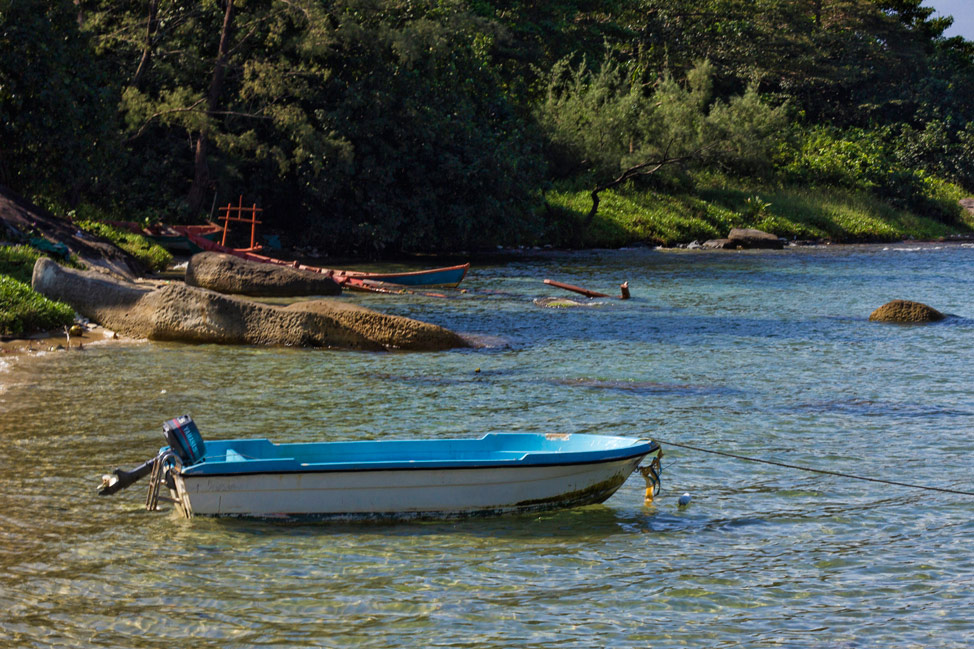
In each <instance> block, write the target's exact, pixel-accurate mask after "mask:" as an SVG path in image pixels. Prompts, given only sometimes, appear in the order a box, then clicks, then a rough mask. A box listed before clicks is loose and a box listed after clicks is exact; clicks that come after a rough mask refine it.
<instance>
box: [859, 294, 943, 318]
mask: <svg viewBox="0 0 974 649" xmlns="http://www.w3.org/2000/svg"><path fill="white" fill-rule="evenodd" d="M944 317H945V316H944V314H943V313H941V312H940V311H937V310H936V309H935V308H933V307H931V306H927V305H926V304H922V303H920V302H910V301H909V300H893V301H892V302H887V303H886V304H884V305H883V306H881V307H879V308H878V309H876V310H875V311H873V312H872V313H871V314H870V315H869V319H870V320H872V321H874V322H901V323H921V322H937V321H939V320H943V319H944Z"/></svg>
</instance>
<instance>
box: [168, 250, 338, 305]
mask: <svg viewBox="0 0 974 649" xmlns="http://www.w3.org/2000/svg"><path fill="white" fill-rule="evenodd" d="M186 284H187V285H189V286H198V287H200V288H208V289H210V290H211V291H216V292H218V293H233V294H237V295H251V296H255V297H291V296H296V295H340V294H341V292H342V287H341V286H340V285H339V284H338V282H336V281H335V280H334V278H332V277H331V276H330V275H323V274H321V273H314V272H311V271H309V270H299V269H297V268H291V267H289V266H279V265H277V264H264V263H261V262H258V261H249V260H247V259H241V258H240V257H234V256H233V255H226V254H222V253H219V252H201V253H199V254H197V255H193V257H192V258H191V259H190V260H189V264H188V265H187V266H186Z"/></svg>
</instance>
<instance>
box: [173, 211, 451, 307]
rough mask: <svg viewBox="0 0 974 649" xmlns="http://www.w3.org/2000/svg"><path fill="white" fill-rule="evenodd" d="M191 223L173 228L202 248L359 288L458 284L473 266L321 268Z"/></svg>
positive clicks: (379, 290) (377, 289)
mask: <svg viewBox="0 0 974 649" xmlns="http://www.w3.org/2000/svg"><path fill="white" fill-rule="evenodd" d="M189 227H191V226H179V225H176V226H173V228H174V229H176V230H178V231H180V232H182V233H184V234H185V236H186V238H187V239H189V240H190V241H191V242H193V243H194V244H195V245H197V246H198V247H199V248H201V249H202V250H209V251H212V252H222V253H224V254H227V255H234V256H236V257H240V258H241V259H248V260H250V261H257V262H261V263H265V264H276V265H278V266H289V267H291V268H298V269H300V270H307V271H311V272H314V273H323V274H326V275H331V276H332V277H334V278H335V281H337V282H338V283H339V284H341V285H342V286H345V287H347V288H350V289H356V290H363V291H372V292H386V290H395V289H394V287H386V286H385V285H386V284H394V285H395V286H396V287H402V286H409V287H412V286H423V287H428V286H446V287H456V286H458V285H459V284H460V282H462V281H463V278H464V277H466V275H467V271H468V270H470V264H469V263H466V264H459V265H457V266H445V267H442V268H428V269H425V270H416V271H406V272H401V273H369V272H364V271H354V270H339V269H334V268H322V267H320V266H309V265H307V264H301V263H298V262H297V261H284V260H283V259H275V258H274V257H267V256H265V255H261V254H259V253H258V252H257V250H259V249H260V248H259V247H258V248H243V249H241V248H230V247H228V246H224V245H222V244H219V243H217V242H216V241H210V240H209V239H206V238H205V237H202V236H200V235H198V234H196V233H194V232H192V231H191V230H189V229H188V228H189Z"/></svg>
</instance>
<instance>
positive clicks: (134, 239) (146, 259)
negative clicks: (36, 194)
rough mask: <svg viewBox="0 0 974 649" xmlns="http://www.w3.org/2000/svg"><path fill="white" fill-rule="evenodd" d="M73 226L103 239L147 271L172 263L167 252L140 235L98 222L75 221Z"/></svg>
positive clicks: (160, 268)
mask: <svg viewBox="0 0 974 649" xmlns="http://www.w3.org/2000/svg"><path fill="white" fill-rule="evenodd" d="M74 224H75V225H77V226H78V227H79V228H81V229H82V230H84V231H85V232H90V233H92V234H97V235H98V236H101V237H105V238H106V239H108V240H109V241H111V242H112V243H114V244H115V245H116V246H118V247H119V248H121V249H122V250H124V251H125V252H127V253H129V254H130V255H132V256H133V257H135V258H136V259H138V260H139V261H140V262H142V263H143V264H144V265H145V266H146V267H147V268H149V270H165V269H166V268H168V267H169V264H171V263H172V255H171V254H170V253H169V251H168V250H166V249H165V248H163V247H162V246H160V245H159V244H158V243H155V242H154V241H152V240H150V239H147V238H146V237H143V236H142V235H141V234H135V233H134V232H125V231H123V230H119V229H118V228H114V227H112V226H110V225H108V224H107V223H100V222H98V221H88V220H77V221H75V222H74Z"/></svg>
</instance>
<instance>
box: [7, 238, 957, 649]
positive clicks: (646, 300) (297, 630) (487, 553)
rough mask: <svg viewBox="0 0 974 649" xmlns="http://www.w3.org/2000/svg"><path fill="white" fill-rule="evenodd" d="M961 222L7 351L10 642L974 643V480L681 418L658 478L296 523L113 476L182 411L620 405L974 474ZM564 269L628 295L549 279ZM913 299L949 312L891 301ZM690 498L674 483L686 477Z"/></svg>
mask: <svg viewBox="0 0 974 649" xmlns="http://www.w3.org/2000/svg"><path fill="white" fill-rule="evenodd" d="M972 277H974V248H972V247H970V246H962V245H948V246H943V245H933V244H923V245H906V244H899V245H889V246H861V247H841V248H812V249H799V250H790V251H783V252H746V253H692V252H661V251H652V250H628V251H626V250H624V251H605V252H599V251H596V252H588V253H574V254H557V253H552V254H548V255H544V256H538V257H536V258H525V259H524V260H521V261H517V262H510V263H498V264H494V265H483V264H481V265H477V266H476V267H475V268H474V270H473V271H472V273H471V275H470V276H469V277H468V279H467V280H466V281H465V282H464V285H465V287H466V288H467V289H468V290H469V291H470V292H469V293H468V294H466V295H463V296H460V297H458V298H456V299H449V300H436V299H432V298H426V297H420V296H396V297H388V296H367V295H366V296H362V295H355V296H349V297H348V298H346V299H350V300H355V301H357V302H359V303H361V304H365V305H367V306H373V307H375V308H378V309H380V310H384V311H387V312H390V313H399V314H404V315H410V316H414V317H419V318H422V319H426V320H429V321H432V322H436V323H438V324H442V325H445V326H447V327H450V328H453V329H455V330H458V331H460V332H463V333H465V334H468V335H471V336H475V337H477V338H478V339H479V340H480V341H482V342H484V343H486V344H487V345H488V346H487V347H485V348H482V349H477V350H464V351H452V352H445V353H437V354H401V353H385V354H376V353H355V352H338V351H328V350H294V349H257V348H232V347H219V346H208V345H204V346H183V345H173V344H136V345H126V346H108V347H95V348H89V349H88V350H87V351H85V352H67V353H53V354H49V355H46V356H43V357H40V358H30V359H25V358H15V359H12V360H10V359H6V360H5V361H3V362H5V363H6V365H5V366H4V367H3V368H0V471H2V477H0V646H3V647H7V646H9V647H62V646H92V647H133V648H134V647H172V646H194V647H251V646H267V647H301V646H309V647H317V646H327V647H349V646H362V647H468V646H469V647H473V646H478V647H511V646H518V647H542V646H544V647H548V646H551V645H553V644H557V645H558V646H559V647H562V646H564V647H593V646H615V647H645V646H654V647H683V646H697V647H703V646H707V647H725V646H726V647H731V646H746V647H770V646H789V647H813V646H816V647H817V646H839V647H930V646H937V647H968V646H971V645H972V644H974V621H972V617H971V615H970V610H971V609H972V606H974V552H972V550H971V540H972V538H974V517H972V514H974V497H970V496H962V495H953V494H946V493H938V492H930V491H919V490H911V489H906V488H901V487H892V486H888V485H883V484H879V483H872V482H857V481H852V480H848V479H843V478H839V477H835V476H827V475H816V474H811V473H802V472H798V471H795V470H789V469H785V468H781V467H774V466H768V465H763V464H753V463H744V462H740V461H736V460H730V459H727V458H723V457H720V456H715V455H707V454H703V453H699V452H694V451H689V450H683V449H680V448H676V447H672V446H671V447H669V448H667V447H666V444H665V443H664V448H665V449H666V457H665V458H664V462H663V464H664V469H665V470H664V475H663V478H664V485H663V486H664V491H663V493H662V494H661V496H660V497H659V498H658V500H657V502H656V503H655V505H654V506H650V507H647V506H644V504H643V502H642V491H643V484H642V480H641V478H639V477H638V476H634V477H632V478H630V480H629V482H628V483H627V484H626V485H624V486H623V488H622V489H621V490H620V491H619V492H618V493H617V494H616V495H615V496H613V497H612V498H611V499H610V500H609V501H607V502H606V503H605V504H604V505H597V506H591V507H586V508H581V509H575V510H570V511H563V512H556V513H549V514H544V515H532V516H519V517H506V518H497V519H487V520H469V521H459V522H455V521H454V522H443V523H437V522H427V523H409V524H378V525H377V524H364V525H349V524H341V525H333V524H317V525H293V524H292V525H282V524H273V523H262V522H252V521H223V520H208V519H193V520H191V521H186V520H182V519H179V518H176V517H175V516H174V515H172V514H170V513H150V512H146V511H144V510H143V509H142V500H143V498H144V491H143V488H144V487H143V486H141V485H140V486H138V487H134V488H132V489H130V490H129V491H128V492H123V493H122V494H120V495H119V496H116V497H114V498H105V499H102V498H98V497H97V496H95V493H94V492H95V488H96V487H97V485H98V482H99V478H100V476H101V474H102V473H105V472H107V471H108V470H109V469H111V468H112V467H114V466H119V465H121V466H132V465H135V464H137V463H139V462H141V461H142V460H144V459H146V458H148V457H150V456H151V455H153V454H154V452H155V450H156V449H158V447H159V446H160V445H162V444H163V443H164V442H163V438H162V436H161V426H160V425H161V422H162V421H163V420H164V419H167V418H170V417H172V416H175V415H178V414H183V413H191V414H192V415H193V416H194V418H195V419H196V420H197V422H198V423H199V424H200V427H201V429H202V431H203V433H204V435H205V436H207V437H211V438H219V437H229V436H235V437H236V436H240V437H248V436H266V437H270V438H273V439H274V440H276V441H311V440H320V439H365V438H377V437H401V438H403V437H405V438H408V437H428V436H433V437H452V436H471V435H479V434H481V433H484V432H490V431H497V432H500V431H545V432H547V431H557V432H587V433H593V432H594V433H598V432H604V433H611V434H617V435H627V436H634V437H643V436H654V437H658V438H660V439H662V440H669V441H673V442H679V443H685V444H690V445H693V446H700V447H706V448H712V449H717V450H721V451H727V452H732V453H737V454H742V455H747V456H754V457H760V458H764V459H769V460H775V461H779V462H785V463H790V464H799V465H805V466H812V467H819V468H822V469H827V470H831V471H839V472H848V473H853V474H857V475H862V476H869V477H876V478H883V479H889V480H896V481H901V482H911V483H919V484H924V485H931V486H938V487H943V488H953V489H958V490H964V491H974V479H972V478H971V474H970V468H969V467H970V464H971V462H970V458H971V454H972V451H974V396H972V390H971V382H970V373H971V368H972V367H974V307H972V305H971V299H970V296H971V279H972ZM544 278H551V279H555V280H561V281H565V282H570V283H573V284H578V285H582V286H586V287H589V288H593V289H598V290H603V291H605V292H607V293H615V292H616V287H617V286H618V284H619V283H620V282H622V281H624V280H628V281H629V282H630V285H631V287H632V292H633V296H634V299H632V300H629V301H625V302H623V301H617V300H597V301H595V305H594V306H592V307H589V308H578V309H544V308H541V307H539V306H537V305H535V304H534V303H533V300H534V299H535V298H539V297H544V296H559V297H571V294H568V293H563V292H561V291H558V290H556V289H553V288H549V287H546V286H544V285H543V284H542V283H541V280H542V279H544ZM895 298H904V299H912V300H917V301H921V302H925V303H927V304H930V305H932V306H934V307H936V308H938V309H940V310H941V311H944V312H947V313H951V314H954V316H955V317H951V318H949V319H948V320H946V321H944V322H943V323H939V324H934V325H927V326H895V325H881V324H876V323H870V322H868V321H867V317H868V315H869V313H870V312H871V311H872V310H873V309H874V308H876V307H878V306H880V305H881V304H883V303H885V302H887V301H889V300H891V299H895ZM683 492H689V493H690V494H691V495H692V496H693V500H692V502H691V504H690V506H689V507H687V508H680V507H678V505H677V498H678V497H679V495H680V494H682V493H683Z"/></svg>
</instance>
